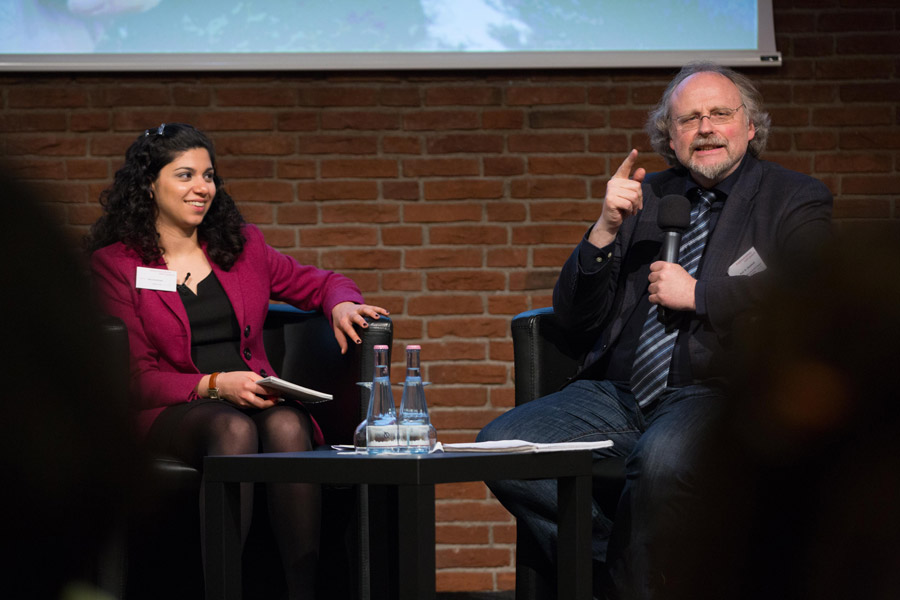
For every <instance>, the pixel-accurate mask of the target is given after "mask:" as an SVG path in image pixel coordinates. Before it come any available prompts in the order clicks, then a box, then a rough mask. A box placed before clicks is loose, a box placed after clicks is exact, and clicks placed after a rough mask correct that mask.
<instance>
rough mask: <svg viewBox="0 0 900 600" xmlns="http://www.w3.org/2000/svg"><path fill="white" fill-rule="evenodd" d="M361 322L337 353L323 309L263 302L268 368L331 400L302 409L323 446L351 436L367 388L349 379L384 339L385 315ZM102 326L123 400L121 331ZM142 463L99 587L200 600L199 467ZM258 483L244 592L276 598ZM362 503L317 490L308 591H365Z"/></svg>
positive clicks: (277, 573)
mask: <svg viewBox="0 0 900 600" xmlns="http://www.w3.org/2000/svg"><path fill="white" fill-rule="evenodd" d="M367 320H368V323H369V326H368V327H366V328H359V329H358V332H359V335H360V337H361V338H362V344H360V345H355V344H350V346H351V347H350V350H349V351H348V352H347V354H346V355H341V354H340V349H339V347H338V344H337V341H336V340H335V339H334V334H333V331H332V328H331V325H330V324H329V323H328V320H327V319H326V318H325V316H324V315H322V314H321V313H314V312H303V311H300V310H297V309H295V308H293V307H291V306H287V305H280V304H272V305H270V307H269V313H268V315H267V317H266V322H265V327H264V332H263V336H264V343H265V347H266V354H267V356H268V358H269V361H270V363H271V364H272V366H273V367H274V368H275V369H276V371H277V372H278V373H279V375H280V376H281V377H282V378H284V379H287V380H289V381H293V382H295V383H298V384H300V385H303V386H306V387H310V388H313V389H317V390H320V391H324V392H328V393H330V394H333V395H334V400H333V401H331V402H325V403H321V404H315V405H311V406H310V412H311V413H312V414H313V416H314V417H315V419H316V420H317V421H318V423H319V425H320V426H321V427H322V430H323V433H324V434H325V442H326V444H327V445H330V444H350V443H352V439H353V431H354V430H355V428H356V426H357V425H358V424H359V422H360V421H361V420H362V419H363V418H365V413H366V410H367V408H368V399H369V396H368V391H367V390H366V388H363V387H361V386H358V385H356V383H357V382H361V381H371V379H372V374H373V370H374V350H373V348H374V346H376V345H381V344H384V345H387V346H388V347H390V345H391V342H392V337H393V328H392V322H391V320H390V319H389V318H387V317H381V318H380V319H367ZM103 331H104V334H105V336H106V337H107V338H109V340H108V341H109V343H111V344H113V345H114V347H115V348H117V356H118V357H120V361H121V362H120V365H119V367H120V369H121V372H122V373H123V374H124V376H123V377H122V378H121V382H120V385H121V386H122V387H123V391H122V396H123V397H125V396H126V395H127V384H128V381H127V379H128V378H127V373H128V337H127V331H126V329H125V326H124V324H123V323H122V322H121V321H120V320H118V319H115V318H109V319H107V321H106V322H105V323H104V325H103ZM326 447H327V446H326ZM143 464H144V471H145V472H144V473H143V474H142V475H143V476H142V477H141V478H139V479H140V480H141V481H143V482H144V484H143V485H141V487H140V489H139V490H138V491H137V493H136V494H135V496H136V497H135V501H134V502H133V506H132V509H131V510H130V511H129V514H128V518H127V523H123V524H122V525H121V526H120V527H118V528H117V531H118V533H117V535H116V536H115V538H114V539H113V540H111V541H110V544H109V548H108V551H107V552H105V553H104V556H102V557H101V561H100V565H99V566H98V571H99V577H98V579H99V582H100V585H101V587H102V588H103V589H104V590H106V591H107V592H109V593H111V594H113V595H114V596H115V597H116V598H127V599H143V598H147V599H150V598H154V599H156V598H167V599H178V598H185V599H191V600H199V599H201V598H203V577H202V573H203V567H202V557H201V553H200V548H201V546H200V523H199V510H198V500H199V486H200V482H201V474H200V473H199V472H198V471H197V470H196V469H194V468H192V467H190V466H189V465H187V464H185V463H183V462H181V461H179V460H176V459H174V458H171V457H166V456H148V457H145V460H144V461H143ZM263 490H264V487H263V486H260V487H259V488H258V489H257V490H256V494H257V501H256V502H254V516H253V527H252V528H251V532H250V536H249V538H248V539H247V543H246V546H245V552H244V563H245V566H244V571H245V574H246V575H245V577H244V582H245V584H244V585H245V589H244V596H245V597H248V598H258V597H278V596H279V595H281V593H282V591H283V589H284V588H283V586H284V582H283V576H282V573H281V566H280V560H279V558H278V554H277V550H276V546H275V541H274V538H273V537H272V534H271V530H270V527H269V526H268V516H267V514H266V513H267V511H266V510H265V504H266V503H265V499H264V497H263V496H262V493H264V491H263ZM370 502H371V501H370V499H369V494H368V490H367V489H366V488H365V486H357V487H356V488H337V487H326V488H324V489H323V499H322V533H321V550H320V557H321V561H320V569H319V585H318V586H317V587H318V589H317V597H319V598H323V599H324V598H363V599H367V598H369V587H368V568H369V554H370V552H369V544H370V540H369V539H368V533H367V531H368V528H367V524H368V510H369V506H370Z"/></svg>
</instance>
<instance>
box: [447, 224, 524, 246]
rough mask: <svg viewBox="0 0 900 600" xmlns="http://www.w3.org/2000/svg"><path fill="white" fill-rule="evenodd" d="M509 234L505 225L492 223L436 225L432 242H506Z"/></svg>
mask: <svg viewBox="0 0 900 600" xmlns="http://www.w3.org/2000/svg"><path fill="white" fill-rule="evenodd" d="M508 239H509V234H508V232H507V230H506V228H505V227H497V226H490V225H458V226H457V225H434V226H432V227H431V235H430V241H431V243H432V244H506V243H507V241H508Z"/></svg>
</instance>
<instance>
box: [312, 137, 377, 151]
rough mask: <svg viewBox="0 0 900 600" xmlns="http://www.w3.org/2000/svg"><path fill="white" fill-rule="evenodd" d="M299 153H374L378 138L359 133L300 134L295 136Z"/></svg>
mask: <svg viewBox="0 0 900 600" xmlns="http://www.w3.org/2000/svg"><path fill="white" fill-rule="evenodd" d="M297 140H298V143H297V150H298V152H300V153H301V154H375V153H376V152H378V138H377V137H375V136H361V135H339V134H328V135H302V136H300V137H299V138H297Z"/></svg>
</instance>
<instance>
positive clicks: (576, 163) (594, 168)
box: [528, 155, 606, 175]
mask: <svg viewBox="0 0 900 600" xmlns="http://www.w3.org/2000/svg"><path fill="white" fill-rule="evenodd" d="M528 172H529V173H531V174H532V175H602V174H604V173H606V160H605V159H603V158H601V157H599V156H581V155H575V156H532V157H530V158H529V159H528Z"/></svg>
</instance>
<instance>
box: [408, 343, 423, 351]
mask: <svg viewBox="0 0 900 600" xmlns="http://www.w3.org/2000/svg"><path fill="white" fill-rule="evenodd" d="M406 349H407V350H421V349H422V346H420V345H418V344H410V345H409V346H407V347H406Z"/></svg>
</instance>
